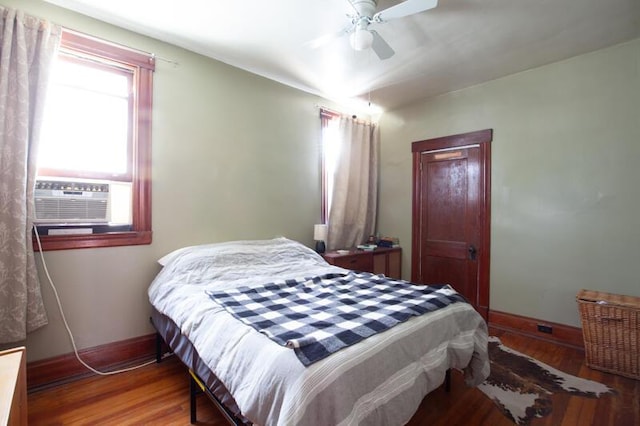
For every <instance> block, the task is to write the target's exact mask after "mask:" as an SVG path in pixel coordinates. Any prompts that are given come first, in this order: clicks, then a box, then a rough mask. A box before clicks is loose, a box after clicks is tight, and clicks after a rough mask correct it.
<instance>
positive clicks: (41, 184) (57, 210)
mask: <svg viewBox="0 0 640 426" xmlns="http://www.w3.org/2000/svg"><path fill="white" fill-rule="evenodd" d="M109 190H110V187H109V184H108V183H87V182H70V181H51V180H38V181H37V182H36V188H35V192H34V200H35V206H36V219H35V222H36V223H107V222H109V219H110V217H109V216H110V210H109V208H110V198H109Z"/></svg>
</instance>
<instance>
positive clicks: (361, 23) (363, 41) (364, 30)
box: [339, 0, 438, 60]
mask: <svg viewBox="0 0 640 426" xmlns="http://www.w3.org/2000/svg"><path fill="white" fill-rule="evenodd" d="M347 1H349V3H350V4H351V6H352V7H353V9H354V10H355V12H356V13H355V15H347V16H348V17H349V18H350V19H351V23H350V24H349V25H348V26H347V27H346V28H345V29H343V30H342V31H341V32H340V33H339V35H343V34H350V42H351V47H353V49H355V50H365V49H368V48H371V49H373V51H374V52H375V54H376V55H377V56H378V58H380V59H381V60H384V59H389V58H390V57H392V56H393V55H394V54H395V51H394V50H393V49H392V48H391V46H389V44H388V43H387V42H386V41H385V40H384V39H383V38H382V37H381V36H380V34H378V32H377V31H375V30H373V29H370V28H369V26H370V25H376V24H382V23H385V22H388V21H391V20H393V19H398V18H403V17H405V16H409V15H414V14H416V13H420V12H424V11H425V10H429V9H433V8H434V7H436V6H437V5H438V0H405V1H403V2H402V3H399V4H397V5H395V6H391V7H389V8H387V9H384V10H381V11H380V12H377V13H376V6H377V3H378V0H347Z"/></svg>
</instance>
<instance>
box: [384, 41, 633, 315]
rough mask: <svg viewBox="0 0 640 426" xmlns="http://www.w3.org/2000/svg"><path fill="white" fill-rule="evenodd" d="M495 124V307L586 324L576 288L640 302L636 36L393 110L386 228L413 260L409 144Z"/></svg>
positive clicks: (387, 126)
mask: <svg viewBox="0 0 640 426" xmlns="http://www.w3.org/2000/svg"><path fill="white" fill-rule="evenodd" d="M486 128H492V129H493V130H494V140H493V143H492V174H491V179H492V194H491V195H492V196H491V210H492V212H491V215H492V218H491V301H490V308H491V309H493V310H497V311H502V312H508V313H513V314H519V315H524V316H530V317H534V318H538V319H544V320H547V321H553V322H559V323H563V324H568V325H573V326H579V324H580V322H579V317H578V313H577V307H576V302H575V296H576V293H577V292H578V291H579V290H580V289H581V288H588V289H594V290H603V291H609V292H614V293H622V294H630V295H635V296H640V278H639V277H640V185H639V183H640V39H636V40H634V41H631V42H628V43H625V44H622V45H618V46H614V47H611V48H608V49H604V50H600V51H596V52H593V53H590V54H586V55H582V56H578V57H574V58H572V59H569V60H566V61H563V62H559V63H554V64H551V65H547V66H544V67H541V68H537V69H532V70H529V71H526V72H522V73H519V74H515V75H511V76H508V77H505V78H501V79H498V80H494V81H491V82H488V83H485V84H481V85H478V86H474V87H471V88H468V89H465V90H460V91H457V92H452V93H448V94H445V95H443V96H439V97H436V98H432V99H428V100H425V101H422V102H419V103H416V104H413V105H410V106H407V107H403V108H401V109H398V110H395V111H388V112H386V113H385V115H384V116H383V118H382V122H381V132H382V134H381V139H382V146H381V163H382V164H381V183H380V215H379V222H378V224H379V229H380V231H381V232H382V233H383V234H385V235H398V236H399V237H400V239H401V244H402V245H403V247H404V268H403V270H404V271H405V275H406V276H407V277H408V276H410V254H411V251H410V249H411V182H412V176H411V142H414V141H418V140H424V139H429V138H433V137H438V136H446V135H452V134H457V133H464V132H468V131H473V130H480V129H486Z"/></svg>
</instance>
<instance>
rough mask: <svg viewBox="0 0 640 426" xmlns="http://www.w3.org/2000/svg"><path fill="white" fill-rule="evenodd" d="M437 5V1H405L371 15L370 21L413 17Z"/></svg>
mask: <svg viewBox="0 0 640 426" xmlns="http://www.w3.org/2000/svg"><path fill="white" fill-rule="evenodd" d="M437 5H438V0H406V1H403V2H402V3H400V4H397V5H395V6H391V7H390V8H388V9H385V10H381V11H380V12H378V13H376V14H375V15H373V18H372V21H374V22H385V21H390V20H392V19H396V18H402V17H404V16H409V15H413V14H414V13H420V12H424V11H425V10H429V9H433V8H434V7H436V6H437Z"/></svg>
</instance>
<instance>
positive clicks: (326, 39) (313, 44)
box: [304, 24, 353, 49]
mask: <svg viewBox="0 0 640 426" xmlns="http://www.w3.org/2000/svg"><path fill="white" fill-rule="evenodd" d="M352 32H353V24H349V25H347V26H346V27H344V28H343V29H341V30H340V31H337V32H335V33H331V34H325V35H323V36H321V37H318V38H316V39H313V40H310V41H308V42H306V43H305V44H304V45H305V46H308V47H310V48H311V49H318V48H320V47H323V46H326V45H327V44H330V43H331V42H333V41H334V40H336V39H338V38H340V37H342V36H345V35H348V34H351V33H352Z"/></svg>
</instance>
